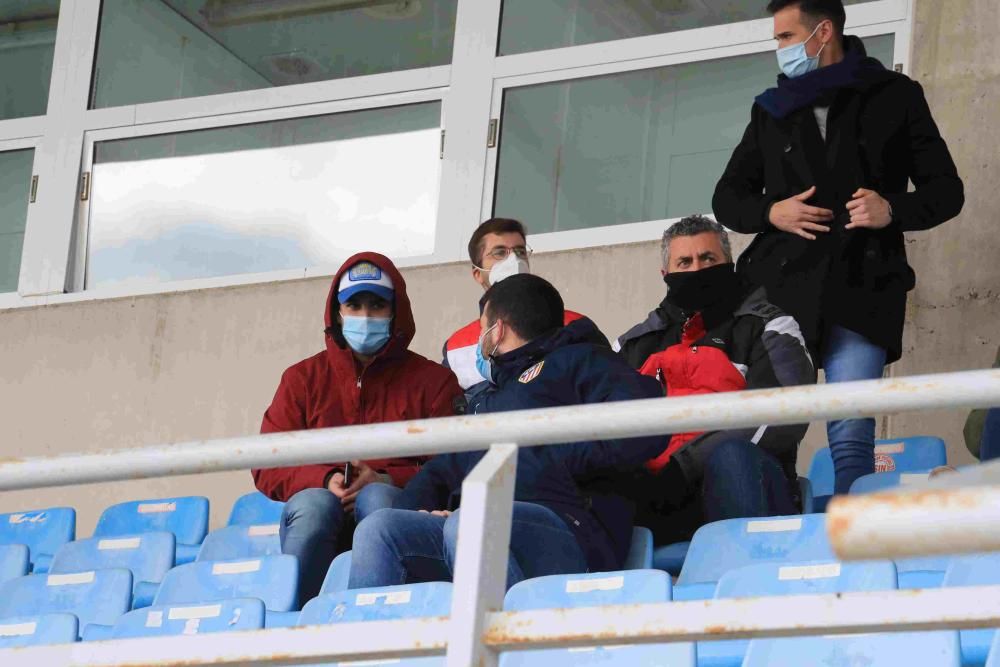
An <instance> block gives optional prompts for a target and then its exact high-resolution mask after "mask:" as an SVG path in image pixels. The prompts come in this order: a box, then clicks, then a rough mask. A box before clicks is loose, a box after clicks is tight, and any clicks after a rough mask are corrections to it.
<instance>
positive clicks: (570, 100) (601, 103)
mask: <svg viewBox="0 0 1000 667" xmlns="http://www.w3.org/2000/svg"><path fill="white" fill-rule="evenodd" d="M865 43H866V45H867V48H868V51H869V54H871V55H873V56H874V57H876V58H878V59H880V60H881V61H882V62H883V63H885V64H887V65H891V63H892V53H893V37H892V36H891V35H887V36H881V37H875V38H871V39H867V40H865ZM777 69H778V67H777V63H776V61H775V57H774V53H773V52H767V53H759V54H754V55H747V56H739V57H735V58H725V59H720V60H713V61H708V62H695V63H689V64H684V65H673V66H670V67H661V68H657V69H647V70H640V71H632V72H626V73H623V74H613V75H609V76H601V77H595V78H588V79H577V80H574V81H566V82H558V83H547V84H540V85H535V86H527V87H522V88H514V89H508V90H507V91H506V94H505V95H504V104H503V119H502V123H501V128H502V130H501V131H502V136H501V141H500V148H499V150H500V153H499V157H498V164H497V184H496V191H495V192H496V196H495V205H494V213H495V215H497V216H503V217H511V218H517V219H519V220H523V221H524V222H525V223H527V224H528V226H529V228H530V229H531V231H532V232H533V233H536V234H537V233H543V232H558V231H566V230H573V229H587V228H593V227H604V226H607V225H617V224H623V223H633V222H642V221H647V220H662V219H667V218H679V217H683V216H685V215H689V214H692V213H711V203H712V194H713V192H714V191H715V184H716V183H717V182H718V180H719V177H720V176H721V175H722V172H723V171H724V170H725V166H726V164H727V163H728V161H729V157H730V155H731V154H732V151H733V148H735V147H736V144H738V143H739V140H740V139H741V138H742V136H743V131H744V130H745V129H746V125H747V122H748V121H749V119H750V107H751V105H752V103H753V99H754V97H755V96H756V95H758V94H759V93H760V92H761V91H763V90H764V89H765V88H767V87H769V86H773V85H774V82H775V77H776V75H777Z"/></svg>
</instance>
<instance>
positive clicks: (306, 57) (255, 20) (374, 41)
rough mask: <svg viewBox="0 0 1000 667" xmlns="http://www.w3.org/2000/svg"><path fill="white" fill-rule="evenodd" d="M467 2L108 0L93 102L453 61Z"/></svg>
mask: <svg viewBox="0 0 1000 667" xmlns="http://www.w3.org/2000/svg"><path fill="white" fill-rule="evenodd" d="M456 2H457V0H394V1H390V2H387V1H386V0H274V1H273V2H263V1H262V0H104V3H103V6H102V9H101V28H100V39H99V41H98V51H97V66H96V70H95V80H94V85H93V98H92V107H94V108H100V107H109V106H118V105H124V104H135V103H140V102H155V101H159V100H169V99H179V98H186V97H196V96H199V95H212V94H216V93H228V92H234V91H241V90H253V89H258V88H270V87H272V86H284V85H289V84H296V83H309V82H313V81H325V80H329V79H340V78H343V77H350V76H359V75H363V74H379V73H383V72H395V71H399V70H405V69H412V68H416V67H429V66H434V65H446V64H448V63H449V62H451V50H452V42H453V39H454V32H455V5H456Z"/></svg>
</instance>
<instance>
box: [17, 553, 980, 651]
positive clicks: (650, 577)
mask: <svg viewBox="0 0 1000 667" xmlns="http://www.w3.org/2000/svg"><path fill="white" fill-rule="evenodd" d="M280 558H283V557H277V558H274V557H272V558H267V559H262V562H261V570H260V571H268V573H269V568H270V565H269V564H265V563H266V562H267V561H276V560H279V559H280ZM199 565H207V563H202V564H199ZM184 567H190V566H182V568H184ZM178 569H181V568H178ZM234 569H241V568H234ZM243 569H245V568H243ZM950 572H954V573H955V574H956V576H958V577H960V578H961V581H963V582H964V583H966V584H969V583H983V582H980V581H976V582H970V581H969V578H970V574H969V573H977V572H978V573H980V574H982V573H987V574H988V575H989V576H990V577H991V578H992V579H993V580H994V581H995V580H996V579H997V578H998V576H1000V575H998V572H1000V556H996V555H991V556H979V557H971V558H962V559H957V560H956V561H955V562H954V564H953V568H952V570H951V571H950ZM92 574H93V577H78V578H77V580H76V581H73V582H62V583H59V584H58V586H60V587H61V586H79V587H83V588H85V589H89V590H88V595H90V596H91V597H92V598H93V599H95V600H96V599H103V598H104V597H106V596H107V594H108V593H109V592H110V591H111V590H112V589H114V588H115V587H116V586H117V589H118V590H119V591H125V592H127V590H128V588H127V585H128V583H129V582H128V581H127V579H128V573H127V572H124V571H105V572H101V573H92ZM237 574H238V573H237ZM43 576H46V575H32V576H31V577H28V578H27V579H35V578H39V577H43ZM47 576H48V577H49V578H51V577H57V576H59V575H47ZM87 578H89V579H90V581H89V582H86V581H83V579H87ZM973 578H974V577H973ZM122 579H124V580H126V585H125V586H122V585H121V581H120V580H122ZM245 579H248V580H249V579H251V578H250V577H246V578H245ZM98 582H99V583H98ZM88 583H89V584H92V585H89V586H88ZM9 585H10V584H8V585H7V586H9ZM893 588H895V568H894V566H893V565H892V563H861V564H846V563H836V562H819V563H816V562H813V563H798V564H782V563H761V564H756V565H751V566H748V567H743V568H739V569H737V570H733V571H731V572H728V573H726V574H725V575H724V576H723V577H722V579H721V580H720V582H719V584H718V586H717V589H716V593H715V597H716V598H726V597H732V598H738V597H758V596H762V595H763V596H766V595H800V594H819V593H841V592H851V591H877V590H891V589H893ZM451 589H452V586H451V584H450V583H446V582H438V583H429V584H415V585H409V586H394V587H387V588H380V589H362V590H350V591H337V592H331V593H323V594H321V595H319V596H318V597H316V598H315V599H313V600H312V601H310V602H309V603H308V604H307V605H306V607H305V609H303V610H302V612H301V613H300V614H296V616H297V624H299V625H321V624H335V623H355V622H366V621H381V620H395V619H405V618H417V617H432V616H446V615H448V614H449V611H450V605H451ZM81 590H82V589H81ZM220 592H221V591H219V590H215V591H213V592H212V593H211V595H218V594H219V593H220ZM247 592H249V593H256V594H259V591H254V590H250V591H247V590H246V589H245V588H242V587H241V586H240V585H238V584H236V585H234V586H233V588H232V595H233V597H230V598H228V599H218V598H215V599H212V600H201V601H198V602H197V604H180V603H168V604H164V605H157V606H154V607H151V608H149V609H142V610H136V611H132V612H128V613H125V614H123V615H121V616H120V617H118V618H117V619H116V620H115V622H114V623H113V625H112V626H111V627H109V628H107V629H106V630H105V631H103V632H101V633H100V634H99V635H97V636H94V637H93V638H116V639H120V638H134V637H148V636H164V635H191V634H204V633H211V632H227V631H234V630H252V629H260V628H263V627H267V622H266V616H267V614H268V613H269V612H268V611H267V603H265V602H263V601H262V600H261V599H260V598H258V597H256V596H254V597H242V596H243V595H244V594H246V593H247ZM10 593H11V591H10V590H8V589H7V588H6V587H5V588H3V589H0V599H2V598H6V597H8V596H9V594H10ZM675 593H676V588H675V587H674V586H673V584H672V581H671V578H670V577H669V575H667V574H666V573H664V572H662V571H659V570H631V571H622V572H614V573H596V574H585V575H569V576H553V577H540V578H537V579H532V580H529V581H525V582H521V583H520V584H517V585H516V586H514V587H512V588H511V590H510V591H508V593H507V596H506V598H505V601H504V609H506V610H511V611H526V610H535V609H547V608H573V607H594V606H604V605H615V604H644V603H665V602H670V601H671V600H675V599H676V595H675ZM17 594H18V593H17V592H15V596H16V595H17ZM77 632H78V625H77V622H76V616H74V615H68V614H65V613H48V614H42V615H38V616H33V617H20V618H10V619H7V620H5V621H3V622H2V623H0V640H2V643H0V646H4V647H8V646H16V645H17V646H23V645H29V644H32V643H42V642H45V643H51V642H58V641H73V640H75V638H76V633H77ZM85 634H86V633H85ZM972 634H980V635H983V636H984V638H985V639H986V641H985V642H984V643H983V644H982V647H981V649H982V655H981V656H979V657H977V658H976V660H980V659H981V660H980V661H979V662H972V661H971V660H970V658H969V656H967V655H963V654H964V653H965V652H966V638H967V635H972ZM986 634H992V631H973V632H971V633H967V632H962V633H961V638H959V634H958V633H953V632H930V633H911V634H909V635H889V634H887V635H877V634H869V635H856V636H849V637H814V638H798V639H778V640H754V641H749V642H746V641H738V640H737V641H724V642H699V643H698V644H697V645H695V644H690V643H688V644H653V645H641V646H638V645H637V646H625V647H592V648H590V649H540V650H539V649H536V650H528V651H518V652H511V653H508V654H505V655H504V656H503V658H502V663H501V664H503V665H506V666H508V667H518V666H523V667H531V666H536V665H544V666H545V667H558V666H561V665H587V664H597V663H601V664H615V665H690V666H692V667H693V666H694V665H698V667H704V666H706V665H743V666H744V667H764V666H766V665H799V664H848V663H843V660H842V659H843V657H844V656H845V655H850V656H852V658H851V660H852V661H851V662H850V663H849V664H852V665H854V664H864V665H869V666H871V667H879V666H880V665H892V666H893V667H895V666H896V665H903V664H906V665H927V666H929V667H933V666H937V665H940V666H942V667H945V666H946V667H958V666H959V665H960V664H980V665H981V664H984V663H985V662H986V660H987V653H988V652H989V649H990V642H991V641H994V638H993V637H986V636H985V635H986ZM998 651H1000V649H995V650H994V652H993V653H994V656H993V657H992V658H991V659H990V663H989V664H991V665H1000V654H998ZM838 655H839V656H841V661H840V662H833V661H832V659H833V658H834V657H836V656H838ZM828 661H829V662H828ZM399 664H440V661H439V659H432V660H428V659H421V661H420V662H419V663H418V662H413V661H403V662H402V663H399Z"/></svg>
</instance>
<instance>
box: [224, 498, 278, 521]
mask: <svg viewBox="0 0 1000 667" xmlns="http://www.w3.org/2000/svg"><path fill="white" fill-rule="evenodd" d="M284 509H285V503H282V502H279V501H277V500H271V499H270V498H268V497H267V496H265V495H264V494H263V493H261V492H260V491H253V492H251V493H248V494H246V495H245V496H240V497H239V498H237V499H236V502H235V503H233V509H232V511H230V513H229V521H227V522H226V525H227V526H251V525H253V526H259V525H267V524H272V523H279V522H280V521H281V512H282V510H284Z"/></svg>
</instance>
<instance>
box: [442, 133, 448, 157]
mask: <svg viewBox="0 0 1000 667" xmlns="http://www.w3.org/2000/svg"><path fill="white" fill-rule="evenodd" d="M446 132H447V130H441V159H442V160H443V159H444V136H445V133H446Z"/></svg>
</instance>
